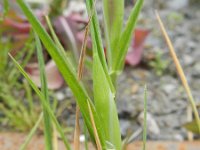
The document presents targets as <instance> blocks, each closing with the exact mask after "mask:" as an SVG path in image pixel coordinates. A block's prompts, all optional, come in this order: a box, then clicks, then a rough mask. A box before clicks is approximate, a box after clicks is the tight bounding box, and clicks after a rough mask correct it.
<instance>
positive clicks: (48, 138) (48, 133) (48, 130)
mask: <svg viewBox="0 0 200 150" xmlns="http://www.w3.org/2000/svg"><path fill="white" fill-rule="evenodd" d="M35 40H36V48H37V56H38V62H39V69H40V81H41V91H42V93H43V94H44V97H45V99H46V101H47V104H48V105H49V107H50V103H49V92H48V87H47V78H46V73H45V64H44V57H43V53H42V45H41V43H40V40H39V37H38V36H37V34H36V33H35ZM43 112H44V127H45V128H44V135H45V146H46V147H45V149H46V150H52V149H53V147H52V127H51V119H50V116H49V114H48V112H47V110H46V108H45V107H44V106H43Z"/></svg>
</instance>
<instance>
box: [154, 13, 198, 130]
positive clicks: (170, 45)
mask: <svg viewBox="0 0 200 150" xmlns="http://www.w3.org/2000/svg"><path fill="white" fill-rule="evenodd" d="M155 13H156V17H157V20H158V23H159V25H160V28H161V31H162V33H163V36H164V38H165V40H166V43H167V45H168V47H169V50H170V54H171V57H172V59H173V60H174V64H175V66H176V70H177V72H178V75H179V77H180V79H181V81H182V84H183V86H184V88H185V91H186V93H187V95H188V99H189V101H190V104H191V107H192V110H193V112H194V116H195V119H196V122H197V125H198V129H199V132H200V119H199V114H198V110H197V107H196V104H195V101H194V98H193V96H192V93H191V90H190V87H189V85H188V82H187V79H186V77H185V74H184V72H183V69H182V67H181V64H180V62H179V60H178V58H177V55H176V53H175V50H174V47H173V45H172V42H171V40H170V38H169V36H168V34H167V31H166V30H165V27H164V25H163V23H162V20H161V19H160V16H159V14H158V12H157V11H156V12H155Z"/></svg>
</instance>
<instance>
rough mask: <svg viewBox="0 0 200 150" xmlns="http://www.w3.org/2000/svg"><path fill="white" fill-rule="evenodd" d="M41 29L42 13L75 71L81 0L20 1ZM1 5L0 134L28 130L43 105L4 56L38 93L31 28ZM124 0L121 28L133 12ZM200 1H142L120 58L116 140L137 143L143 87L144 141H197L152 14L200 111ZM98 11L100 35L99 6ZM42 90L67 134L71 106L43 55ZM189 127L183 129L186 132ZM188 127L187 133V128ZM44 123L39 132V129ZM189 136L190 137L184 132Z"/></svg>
mask: <svg viewBox="0 0 200 150" xmlns="http://www.w3.org/2000/svg"><path fill="white" fill-rule="evenodd" d="M26 1H27V2H28V3H29V4H30V6H31V7H32V9H33V10H34V13H35V14H36V15H37V17H38V18H39V20H40V21H41V23H42V24H43V26H44V27H45V28H46V30H48V31H49V29H48V27H47V24H46V22H45V15H49V18H50V20H51V22H52V25H53V28H54V30H55V32H56V34H57V36H58V37H59V39H60V41H61V43H62V45H63V46H64V48H65V50H66V52H67V55H68V56H69V58H70V59H71V61H72V62H73V63H74V64H75V65H76V64H77V60H78V58H79V54H80V49H81V45H82V42H83V40H84V28H85V26H86V25H87V21H88V16H87V11H86V6H85V3H84V1H83V0H43V1H41V0H26ZM7 2H8V4H6V5H5V3H6V1H3V0H1V1H0V18H1V21H0V37H1V38H0V130H1V131H4V132H5V131H6V132H10V131H17V132H28V131H29V130H30V129H31V128H32V127H33V126H34V124H35V122H36V120H37V118H38V116H39V113H40V111H41V106H40V105H39V102H38V98H37V96H36V94H35V93H34V92H33V91H32V90H31V87H30V86H29V85H28V83H27V82H26V81H25V80H24V79H23V78H22V76H21V75H20V73H19V72H18V70H17V69H16V68H15V66H14V65H13V63H12V62H11V61H10V60H9V59H8V56H7V53H8V52H10V53H11V54H12V55H13V56H15V57H16V59H17V60H18V61H19V62H20V64H22V66H23V67H24V68H25V69H26V71H27V72H28V74H29V75H30V76H31V78H32V79H33V81H34V82H35V83H36V84H37V85H38V86H39V87H40V80H39V69H38V64H37V57H36V53H35V45H34V44H33V43H34V42H33V41H34V36H33V33H32V31H31V25H30V24H29V23H28V21H27V19H26V18H25V16H24V15H23V13H22V12H21V11H20V9H19V7H18V6H17V5H16V2H15V0H9V1H7ZM134 4H135V1H134V0H125V16H124V24H125V23H126V20H127V18H128V17H129V14H130V10H131V9H132V8H133V7H134ZM199 8H200V1H199V0H167V1H166V0H146V1H144V7H143V10H142V13H141V14H140V17H139V21H138V24H137V27H136V29H135V32H134V33H133V39H132V43H131V45H130V47H129V51H128V54H127V57H126V65H125V69H124V72H123V73H122V74H121V76H120V77H119V82H118V93H119V94H118V96H117V101H116V102H117V106H118V113H119V117H120V125H121V132H122V136H123V137H126V136H127V135H129V136H130V135H131V136H132V139H133V140H141V139H142V134H141V133H142V122H143V108H144V105H143V92H144V90H143V88H144V84H145V83H146V84H147V87H148V115H147V122H148V124H149V125H148V133H147V137H148V139H150V140H168V141H172V140H173V141H174V140H175V141H183V140H187V139H189V140H192V139H193V138H198V135H197V134H195V131H194V130H195V129H193V128H192V127H191V126H187V125H188V124H187V123H188V122H191V121H192V120H193V114H192V111H191V108H190V107H189V103H188V100H187V95H186V93H185V91H184V88H183V87H182V84H181V82H180V80H179V78H178V76H177V74H176V69H175V66H174V64H173V61H172V59H171V57H170V55H169V50H168V47H167V45H166V43H165V41H164V39H163V37H162V34H161V31H160V28H159V25H158V22H157V21H156V18H155V10H158V12H159V14H160V15H161V18H162V20H163V22H164V24H165V27H166V28H167V31H168V34H169V35H170V37H171V39H172V42H173V44H174V47H175V50H176V53H177V55H178V58H179V60H180V62H181V65H182V67H183V69H184V71H185V74H186V77H187V80H188V82H189V85H190V87H191V90H192V94H193V96H194V99H195V100H196V103H197V105H198V107H200V92H199V90H200V88H199V87H200V59H199V58H200V50H199V49H200V44H199V43H200V9H199ZM96 9H97V13H98V17H99V21H100V25H101V27H102V37H103V39H104V34H103V30H104V29H103V25H104V22H103V10H102V1H101V0H97V1H96ZM91 44H92V43H91V39H90V38H89V40H88V43H87V58H86V64H85V65H86V67H85V68H86V69H85V75H84V82H86V83H88V90H89V89H91V74H90V73H89V71H88V70H89V68H90V67H91V53H92V49H91ZM44 55H45V62H46V68H45V69H46V73H47V78H48V88H49V90H50V97H51V102H52V105H53V108H54V110H55V113H56V115H57V117H58V118H59V121H60V122H62V124H63V126H65V127H66V133H67V134H69V135H73V128H74V124H75V100H74V97H73V95H72V93H71V91H70V89H69V88H68V86H67V85H66V84H64V81H63V78H62V76H61V75H60V73H59V72H58V70H57V68H56V65H55V63H54V62H53V61H52V60H51V58H50V56H49V55H48V53H47V52H46V51H45V50H44ZM186 126H187V128H185V127H186ZM191 128H192V129H191ZM42 129H43V125H41V127H40V131H42ZM188 129H190V130H192V131H193V133H190V132H189V130H188Z"/></svg>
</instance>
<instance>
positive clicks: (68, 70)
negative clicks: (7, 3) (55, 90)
mask: <svg viewBox="0 0 200 150" xmlns="http://www.w3.org/2000/svg"><path fill="white" fill-rule="evenodd" d="M17 3H18V5H19V6H20V8H21V9H22V10H23V12H24V14H25V15H26V16H27V19H28V20H29V22H30V23H31V25H32V27H33V29H34V30H35V31H36V33H37V34H38V36H39V37H40V39H41V40H42V42H43V44H44V46H45V48H46V49H47V51H48V53H49V54H50V55H51V57H52V58H53V60H54V61H55V63H56V65H57V67H58V69H59V71H60V72H61V74H62V75H63V78H64V79H65V81H66V82H67V84H68V85H69V87H70V88H71V90H72V92H73V94H74V96H75V98H76V100H77V103H78V105H79V107H80V111H81V113H82V116H83V118H84V120H85V122H86V124H87V127H88V131H89V133H90V136H91V138H93V135H94V134H93V130H92V126H91V123H90V119H89V118H88V116H89V111H88V106H87V99H88V100H89V102H90V103H91V108H92V111H93V115H94V118H95V121H96V126H97V131H98V134H99V138H100V141H101V144H102V145H105V138H104V133H103V130H102V125H101V123H100V120H99V116H98V114H97V113H96V111H95V108H94V105H93V104H92V102H91V100H90V97H89V96H88V94H87V92H86V90H85V88H84V86H83V85H82V83H81V82H80V81H78V79H77V76H76V74H75V68H74V67H73V66H72V64H71V63H70V62H69V60H68V59H67V58H66V56H65V53H63V51H62V50H60V49H59V48H58V47H57V46H56V45H55V44H54V42H53V40H52V39H51V38H50V36H49V35H48V33H47V32H46V31H45V29H44V28H43V27H42V25H41V23H40V22H39V21H38V19H37V18H36V17H35V16H34V15H33V13H32V11H31V9H30V8H29V7H28V6H27V4H26V3H25V2H24V1H23V0H17Z"/></svg>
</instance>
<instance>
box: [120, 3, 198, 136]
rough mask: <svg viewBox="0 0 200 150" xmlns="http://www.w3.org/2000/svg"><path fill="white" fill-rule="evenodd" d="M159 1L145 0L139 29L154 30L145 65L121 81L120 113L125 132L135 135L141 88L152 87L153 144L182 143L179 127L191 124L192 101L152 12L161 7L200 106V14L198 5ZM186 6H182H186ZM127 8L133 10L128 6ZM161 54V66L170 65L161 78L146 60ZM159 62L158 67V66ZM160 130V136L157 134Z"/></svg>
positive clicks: (182, 132)
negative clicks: (189, 118) (188, 98)
mask: <svg viewBox="0 0 200 150" xmlns="http://www.w3.org/2000/svg"><path fill="white" fill-rule="evenodd" d="M154 2H155V0H154V1H153V0H150V1H145V7H144V9H143V12H142V15H141V19H140V23H139V27H140V26H141V27H142V28H145V29H150V30H151V33H150V35H149V37H148V39H147V41H146V43H145V49H144V51H145V52H144V58H143V65H139V66H138V67H126V68H125V71H124V72H123V73H122V75H121V76H120V78H119V88H118V91H119V95H118V109H119V115H120V118H121V126H122V131H123V134H125V133H127V130H133V131H137V130H138V128H139V126H140V124H139V123H138V122H140V119H138V116H139V114H140V113H141V112H142V111H143V92H144V90H143V87H144V84H147V86H148V112H149V114H151V119H153V120H154V121H155V122H156V124H157V125H158V126H157V127H158V128H157V127H156V126H154V127H155V129H154V130H155V131H152V132H149V134H148V136H149V139H152V140H183V139H186V137H187V132H186V130H185V129H183V128H182V127H181V125H182V124H184V123H186V122H187V121H188V119H187V108H188V105H189V103H188V100H187V96H186V94H185V92H184V89H183V88H182V86H181V82H180V80H179V78H178V77H177V75H176V70H175V67H174V64H173V62H172V60H171V58H170V55H169V51H168V48H167V46H166V44H165V42H164V40H163V37H162V35H161V32H160V29H159V26H158V23H157V21H156V18H155V14H154V10H155V9H157V10H158V11H159V13H160V15H161V18H162V20H163V21H164V23H165V26H166V28H167V30H168V33H169V35H170V37H171V39H172V42H173V44H174V47H175V50H176V53H177V55H178V58H179V59H180V62H181V64H182V66H183V68H184V71H185V74H186V76H187V79H188V82H189V85H190V87H191V89H192V93H193V96H194V98H195V100H196V101H197V102H198V103H199V102H200V92H199V87H200V60H199V56H200V51H199V48H200V45H199V43H200V10H199V7H200V5H199V4H196V5H186V6H184V5H183V6H181V2H180V1H179V3H177V4H176V5H177V6H175V5H173V6H171V5H170V4H169V3H166V2H164V1H163V2H162V1H160V2H159V3H154ZM183 3H184V2H183ZM127 10H129V7H128V8H127ZM159 52H162V53H163V54H162V56H161V57H160V60H161V62H165V61H168V64H169V65H168V66H167V67H166V68H163V69H162V72H163V75H161V76H158V75H157V74H156V72H157V71H158V67H150V68H149V67H147V66H149V61H148V57H149V56H150V55H152V54H153V55H154V54H155V55H156V53H159ZM158 64H159V63H158ZM158 129H159V132H157V131H158Z"/></svg>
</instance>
